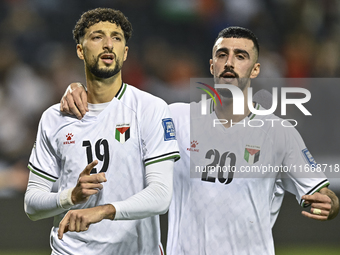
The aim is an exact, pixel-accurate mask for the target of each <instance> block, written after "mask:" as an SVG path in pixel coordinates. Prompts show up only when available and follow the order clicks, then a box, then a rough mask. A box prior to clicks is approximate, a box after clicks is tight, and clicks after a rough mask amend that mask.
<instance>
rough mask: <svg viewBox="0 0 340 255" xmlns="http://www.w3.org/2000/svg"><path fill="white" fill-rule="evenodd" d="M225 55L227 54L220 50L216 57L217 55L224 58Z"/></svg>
mask: <svg viewBox="0 0 340 255" xmlns="http://www.w3.org/2000/svg"><path fill="white" fill-rule="evenodd" d="M226 56H227V54H226V53H223V52H222V53H220V54H218V56H217V57H219V58H224V57H226Z"/></svg>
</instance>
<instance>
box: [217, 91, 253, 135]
mask: <svg viewBox="0 0 340 255" xmlns="http://www.w3.org/2000/svg"><path fill="white" fill-rule="evenodd" d="M247 91H248V90H245V91H244V92H243V95H244V114H242V115H234V114H233V109H234V108H233V99H232V98H224V97H221V99H222V105H220V104H219V103H218V104H217V105H216V108H215V113H216V116H217V118H219V119H223V120H227V121H228V122H227V123H226V124H223V126H224V127H226V128H229V127H230V126H231V123H237V122H240V121H242V120H243V119H244V118H246V117H247V116H248V115H249V113H250V110H249V108H248V103H247V102H248V93H247Z"/></svg>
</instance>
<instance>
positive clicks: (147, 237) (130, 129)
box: [29, 84, 179, 255]
mask: <svg viewBox="0 0 340 255" xmlns="http://www.w3.org/2000/svg"><path fill="white" fill-rule="evenodd" d="M171 158H173V159H175V160H177V159H178V158H179V151H178V145H177V141H176V134H175V129H174V125H173V122H172V119H171V117H170V111H169V109H168V106H167V105H166V103H165V102H164V101H163V100H161V99H159V98H157V97H154V96H152V95H150V94H148V93H146V92H143V91H140V90H138V89H136V88H134V87H132V86H130V85H127V84H123V85H122V87H121V89H120V91H119V92H118V93H117V95H116V97H115V98H114V99H113V100H112V101H111V102H110V103H109V105H108V106H107V107H106V108H105V109H104V110H103V111H102V112H101V113H100V114H99V115H98V116H91V115H90V114H86V115H85V116H84V118H83V119H82V120H78V119H77V118H76V117H74V116H67V115H63V114H61V112H60V111H59V104H57V105H54V106H52V107H50V108H49V109H48V110H46V111H45V112H44V113H43V115H42V118H41V120H40V124H39V129H38V134H37V140H36V144H35V146H34V148H33V150H32V154H31V156H30V160H29V168H30V170H31V171H32V172H33V173H35V174H37V175H39V176H42V177H44V178H46V179H48V180H50V181H56V180H57V179H58V180H59V181H60V182H59V191H62V190H65V189H69V188H73V187H75V185H76V184H77V180H78V176H79V174H80V173H81V172H82V171H83V170H84V168H85V167H86V165H87V164H89V163H90V162H92V161H93V160H95V159H97V160H98V162H99V163H98V165H97V166H96V167H95V168H94V169H93V170H92V172H91V173H99V172H105V175H106V178H107V182H105V183H102V184H103V189H102V190H101V191H100V192H99V193H98V194H96V195H92V196H90V198H89V200H88V201H87V202H86V203H84V204H80V205H75V206H73V207H72V208H71V209H81V208H89V207H94V206H98V205H104V204H108V203H113V202H116V201H123V200H125V199H127V198H129V197H131V196H132V195H134V194H136V193H138V192H140V191H141V190H143V189H144V188H145V166H146V165H148V164H152V163H155V162H159V161H162V160H166V159H171ZM65 214H66V212H64V213H62V214H60V215H57V216H55V218H54V227H53V228H52V231H51V238H50V240H51V247H52V250H53V253H55V254H146V255H150V254H161V250H160V245H161V244H160V230H159V218H158V216H153V217H148V218H145V219H141V220H128V221H123V220H122V221H110V220H103V221H101V222H99V223H97V224H92V225H90V227H89V230H88V231H85V232H81V233H76V232H67V233H65V234H64V237H63V239H62V240H59V239H58V237H57V232H58V226H59V222H60V221H61V219H62V218H63V217H64V215H65Z"/></svg>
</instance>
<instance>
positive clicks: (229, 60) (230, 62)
mask: <svg viewBox="0 0 340 255" xmlns="http://www.w3.org/2000/svg"><path fill="white" fill-rule="evenodd" d="M224 67H230V68H234V55H233V54H229V55H228V58H227V61H226V62H225V64H224Z"/></svg>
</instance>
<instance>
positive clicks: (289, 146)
mask: <svg viewBox="0 0 340 255" xmlns="http://www.w3.org/2000/svg"><path fill="white" fill-rule="evenodd" d="M283 132H284V139H285V142H284V146H285V154H284V159H283V166H284V167H286V171H285V172H284V173H283V174H282V176H283V178H282V186H283V188H284V189H285V190H287V191H288V192H290V193H292V194H294V195H295V196H296V199H297V200H298V202H299V203H300V205H301V206H303V207H304V201H303V200H302V199H301V197H302V196H303V195H306V194H308V195H312V194H314V193H315V192H317V191H319V190H320V189H322V188H323V187H326V186H328V185H329V181H328V180H327V177H326V175H325V174H324V173H323V172H322V171H315V170H314V169H313V167H315V166H316V164H317V163H316V161H315V159H314V158H313V156H312V154H311V153H310V152H309V150H308V149H307V147H306V145H305V143H304V141H303V139H302V138H301V136H300V134H299V133H298V131H297V130H296V129H295V128H293V127H291V128H285V129H284V130H283ZM288 169H289V171H288Z"/></svg>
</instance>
